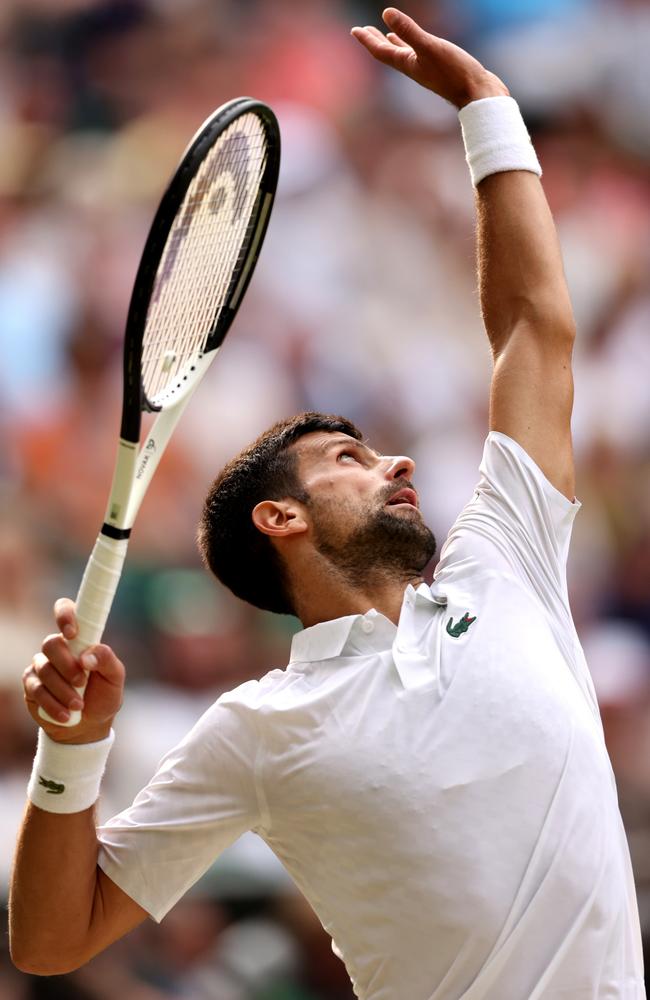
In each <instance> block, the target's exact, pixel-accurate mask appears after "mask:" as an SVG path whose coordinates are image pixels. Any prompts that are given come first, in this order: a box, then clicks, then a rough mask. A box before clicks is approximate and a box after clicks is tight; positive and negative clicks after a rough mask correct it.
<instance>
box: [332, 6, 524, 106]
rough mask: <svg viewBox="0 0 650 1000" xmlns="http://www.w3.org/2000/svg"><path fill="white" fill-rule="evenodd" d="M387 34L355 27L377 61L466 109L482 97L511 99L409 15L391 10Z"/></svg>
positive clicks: (499, 83)
mask: <svg viewBox="0 0 650 1000" xmlns="http://www.w3.org/2000/svg"><path fill="white" fill-rule="evenodd" d="M382 16H383V19H384V22H385V24H386V26H387V27H388V28H389V29H390V30H389V31H388V34H386V35H384V34H382V32H381V31H379V30H378V29H377V28H373V27H365V28H353V29H352V34H353V35H354V37H355V38H356V39H357V40H358V41H359V42H360V43H361V44H362V45H363V46H364V48H365V49H367V50H368V52H370V54H371V55H372V56H374V57H375V59H378V60H379V62H382V63H384V64H385V65H386V66H391V67H392V68H393V69H396V70H398V71H399V72H400V73H403V74H404V75H405V76H408V77H410V78H411V80H415V82H416V83H419V84H420V85H421V86H422V87H426V88H427V89H428V90H432V91H433V92H434V93H435V94H438V95H439V96H440V97H444V99H445V100H447V101H450V102H451V103H452V104H455V106H456V107H457V108H462V107H464V106H465V105H466V104H469V103H470V101H477V100H479V99H480V98H482V97H504V96H505V97H507V96H508V88H507V87H506V85H505V84H504V83H503V82H502V81H501V80H500V79H499V78H498V77H497V76H495V75H494V73H490V72H489V70H486V69H485V67H484V66H482V65H481V63H480V62H479V61H478V60H477V59H475V58H474V57H473V56H471V55H470V54H469V52H465V50H464V49H461V48H460V47H459V46H458V45H454V44H453V43H452V42H448V41H446V40H445V39H444V38H438V37H436V35H430V34H429V33H428V32H427V31H424V30H423V29H422V28H421V27H420V26H419V24H417V23H416V22H415V21H414V20H413V19H412V18H411V17H408V15H407V14H404V13H402V11H400V10H396V8H395V7H387V8H386V10H385V11H384V13H383V15H382Z"/></svg>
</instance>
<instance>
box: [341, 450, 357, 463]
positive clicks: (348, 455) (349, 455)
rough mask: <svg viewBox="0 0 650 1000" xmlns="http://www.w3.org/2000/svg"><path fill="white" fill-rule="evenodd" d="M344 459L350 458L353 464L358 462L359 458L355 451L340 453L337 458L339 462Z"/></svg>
mask: <svg viewBox="0 0 650 1000" xmlns="http://www.w3.org/2000/svg"><path fill="white" fill-rule="evenodd" d="M344 458H349V459H351V460H352V461H353V462H358V461H359V458H358V456H357V455H356V454H355V453H354V452H353V451H340V452H339V453H338V455H337V456H336V460H337V462H340V461H341V460H342V459H344Z"/></svg>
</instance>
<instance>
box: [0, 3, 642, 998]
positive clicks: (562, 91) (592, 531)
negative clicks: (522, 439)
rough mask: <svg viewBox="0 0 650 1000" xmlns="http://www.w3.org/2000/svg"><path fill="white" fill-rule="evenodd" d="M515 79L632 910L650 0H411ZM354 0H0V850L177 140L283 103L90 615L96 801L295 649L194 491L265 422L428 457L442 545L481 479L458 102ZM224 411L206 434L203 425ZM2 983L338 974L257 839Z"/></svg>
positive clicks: (90, 516) (42, 993) (139, 991)
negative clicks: (152, 468) (206, 332)
mask: <svg viewBox="0 0 650 1000" xmlns="http://www.w3.org/2000/svg"><path fill="white" fill-rule="evenodd" d="M408 9H409V11H410V12H411V13H412V14H413V15H414V16H417V17H420V18H421V19H422V20H423V21H424V22H425V23H427V24H428V25H430V27H431V28H432V30H436V31H439V32H440V33H444V34H447V35H448V36H449V37H451V38H452V39H453V40H455V41H460V42H463V41H465V42H467V44H469V45H470V46H473V47H474V49H475V51H476V52H477V54H479V55H480V56H482V57H483V58H485V59H486V60H487V61H488V62H489V63H490V65H491V66H492V68H494V69H495V70H496V71H497V72H500V73H502V74H503V75H504V78H505V79H506V82H507V83H508V85H509V86H510V87H511V90H512V92H513V93H514V94H515V95H516V96H517V98H518V99H519V100H520V102H521V103H522V105H523V106H524V109H525V111H526V114H527V119H528V121H529V123H530V126H531V129H532V130H533V132H534V139H535V142H536V146H537V148H538V150H539V153H540V159H541V161H542V164H543V167H544V183H545V186H546V190H547V193H548V195H549V200H550V202H551V205H552V208H553V211H554V213H555V216H556V219H557V222H558V227H559V231H560V236H561V240H562V245H563V251H564V256H565V262H566V270H567V276H568V280H569V284H570V288H571V293H572V298H573V302H574V307H575V313H576V319H577V322H578V328H579V340H578V345H577V349H576V405H575V416H574V431H575V446H576V458H577V463H578V490H579V496H580V498H581V500H582V501H583V510H582V512H581V514H580V516H579V517H578V519H577V521H576V528H575V534H574V544H573V548H572V555H571V561H570V573H569V576H570V588H571V597H572V603H573V607H574V613H575V616H576V620H577V622H578V625H579V628H580V630H581V634H582V636H583V639H584V642H585V647H586V651H587V655H588V659H589V660H590V662H591V665H592V669H593V672H594V678H595V682H596V687H597V690H598V693H599V697H600V700H601V706H602V711H603V721H604V726H605V731H606V736H607V740H608V745H609V749H610V753H611V756H612V761H613V765H614V768H615V771H616V774H617V779H618V784H619V790H620V795H621V804H622V809H623V815H624V818H625V822H626V824H627V827H628V832H629V835H630V841H631V846H632V853H633V858H634V864H635V870H636V874H637V880H638V884H639V892H640V899H641V912H642V919H643V922H644V931H645V934H646V936H647V935H648V934H649V933H650V765H649V764H648V762H649V761H650V652H649V649H650V647H649V643H650V394H649V393H648V388H647V382H648V371H650V336H649V331H650V240H649V238H648V233H649V232H650V169H649V161H650V141H649V140H648V136H650V122H649V121H648V113H649V112H648V109H649V108H650V104H649V103H648V101H647V94H648V72H649V70H648V66H649V65H650V64H649V63H648V60H647V56H646V53H647V50H648V42H649V38H650V8H649V7H648V5H647V3H646V2H644V0H643V2H642V0H553V2H544V3H542V2H541V0H528V2H526V3H515V2H512V0H457V2H456V0H454V2H453V3H452V2H450V0H439V2H435V3H434V2H432V0H413V2H412V3H411V4H409V5H408ZM376 19H377V8H376V6H375V5H372V4H367V3H364V2H362V0H357V2H354V3H353V2H350V3H343V2H335V3H333V2H330V0H309V2H304V3H301V4H295V3H290V2H287V0H282V2H280V3H278V2H277V0H274V2H271V0H240V2H237V3H236V2H235V0H5V2H4V3H3V4H2V6H1V8H0V139H1V140H2V147H3V157H2V162H1V163H0V353H1V356H2V358H3V365H2V368H1V369H0V441H1V442H2V449H1V451H0V454H1V455H2V459H1V460H0V496H2V498H3V501H4V506H5V507H6V514H7V516H6V519H5V521H4V524H3V525H2V527H0V642H1V643H2V648H3V651H4V656H3V658H2V667H1V670H0V734H1V735H0V795H1V796H2V803H3V808H2V810H1V811H0V878H1V879H2V886H3V889H4V891H5V892H6V886H7V879H8V874H9V862H10V857H11V852H12V850H13V838H14V835H15V830H16V827H17V825H18V822H19V818H20V814H21V812H22V808H23V803H24V786H25V784H26V780H27V772H28V770H29V766H30V759H31V756H32V752H33V744H34V727H33V726H32V724H31V722H30V720H29V718H28V717H27V715H26V713H25V712H24V710H23V708H22V705H21V693H20V674H21V671H22V669H23V667H24V665H26V663H27V662H28V660H29V658H30V656H31V655H32V653H33V652H34V651H35V650H36V648H37V647H38V644H39V643H40V641H41V639H42V637H43V635H45V634H46V633H47V632H48V631H49V630H50V629H51V625H50V622H49V608H50V606H51V603H52V600H53V599H54V597H55V596H57V595H59V594H62V593H73V592H74V588H75V586H76V585H77V582H78V578H79V574H80V572H81V568H82V565H83V561H84V559H85V556H86V553H87V551H88V549H89V546H90V545H91V543H92V540H93V538H94V536H95V534H96V531H97V528H98V526H99V524H100V521H101V518H102V514H103V504H104V502H105V497H106V491H107V487H108V484H109V481H110V476H111V467H112V461H113V454H114V448H115V432H116V428H117V426H118V422H119V405H120V369H121V358H120V341H121V331H122V328H123V324H124V318H125V315H126V310H127V306H128V299H129V294H130V286H131V282H132V279H133V275H134V272H135V268H136V266H137V261H138V258H139V254H140V250H141V247H142V243H143V240H144V238H145V234H146V231H147V227H148V223H149V219H150V217H151V214H152V211H153V209H154V206H155V203H156V200H157V198H158V197H159V195H160V193H161V191H162V189H163V188H164V184H165V181H166V178H167V176H168V175H169V172H170V171H171V169H172V168H173V165H174V163H175V161H176V160H177V159H178V157H179V155H180V154H181V152H182V149H183V147H184V145H185V143H186V142H187V139H188V138H189V136H190V135H191V134H192V132H193V131H194V129H195V128H196V127H197V126H198V124H199V123H200V121H201V120H202V118H203V117H205V116H206V115H207V114H208V113H209V112H210V111H211V110H212V109H213V108H214V107H215V106H216V105H218V104H219V103H221V102H223V101H225V100H227V99H229V98H230V97H233V96H236V95H237V94H240V93H252V94H254V95H255V96H257V97H260V98H262V99H265V100H268V101H270V102H271V103H272V104H273V105H274V107H275V108H276V109H277V112H278V115H279V118H280V123H281V128H282V134H283V164H282V172H281V179H280V187H279V191H278V199H277V202H276V207H275V210H274V215H273V219H272V221H271V225H270V228H269V234H268V239H267V242H266V245H265V248H264V252H263V254H262V257H261V260H260V264H259V267H258V269H257V272H256V275H255V279H254V281H253V283H252V285H251V288H250V291H249V293H248V295H247V299H246V303H245V306H244V308H243V309H242V311H241V314H240V316H239V317H238V320H237V324H236V328H235V330H233V333H232V336H231V337H229V338H228V341H227V342H226V344H225V346H224V349H223V352H222V354H221V355H220V359H219V362H218V364H217V365H215V367H214V369H213V371H211V373H210V376H209V378H208V380H207V381H206V383H205V384H204V385H203V386H202V388H201V391H200V392H199V394H198V395H197V397H196V398H195V399H194V400H193V402H192V405H191V406H190V408H189V409H188V413H187V416H186V418H184V420H183V421H182V422H181V425H180V427H179V432H178V434H177V436H176V437H175V439H174V442H173V444H172V446H171V447H170V449H169V452H168V453H167V454H166V456H165V458H164V460H163V462H162V464H161V467H160V470H159V472H158V473H157V476H156V479H155V480H154V485H153V487H152V490H151V494H150V495H149V496H148V497H147V499H146V501H145V503H146V505H147V507H148V508H149V509H150V510H151V511H152V512H153V511H155V517H151V518H147V517H146V516H145V517H144V518H142V519H141V520H140V521H139V522H138V525H137V527H136V529H135V532H134V538H133V542H132V552H131V554H130V556H129V560H128V563H127V570H126V573H125V576H124V579H123V580H122V583H121V586H120V591H119V593H118V598H117V601H116V606H115V609H114V613H113V615H112V617H111V622H110V626H109V631H108V634H107V637H108V639H109V640H110V641H111V642H112V643H113V644H114V645H115V646H116V648H117V649H118V650H119V651H120V652H121V653H122V654H123V656H124V658H125V660H126V661H127V665H128V672H129V691H128V693H127V699H126V703H125V706H124V709H123V711H122V713H121V716H120V717H119V720H118V730H119V731H118V740H117V743H116V746H115V751H114V754H113V756H112V758H111V764H110V769H109V771H108V773H107V778H106V783H105V793H104V797H103V801H102V804H101V810H102V812H103V813H104V814H106V813H108V812H109V811H113V810H114V809H118V808H121V807H122V806H123V805H125V804H127V802H128V801H130V799H131V797H132V796H133V794H134V793H135V792H136V791H137V790H138V788H139V787H140V786H141V785H142V784H143V783H144V782H145V781H146V780H147V778H148V776H149V774H150V773H151V771H152V770H153V768H154V767H155V765H156V763H157V761H158V759H159V757H160V756H161V754H163V753H164V752H165V750H166V749H167V748H168V747H169V746H170V745H171V744H172V743H173V742H175V741H176V740H177V739H178V738H179V737H180V736H181V735H183V734H184V732H185V731H186V730H187V728H188V727H189V726H190V725H191V724H192V722H193V721H194V719H195V718H196V717H197V716H198V715H199V714H200V712H202V711H203V709H204V708H205V707H206V706H207V705H208V704H210V702H211V700H213V699H214V698H215V697H216V696H218V694H219V693H220V692H221V691H222V690H224V689H227V688H229V687H232V686H234V685H236V684H238V683H240V682H241V681H243V680H245V679H247V678H248V677H257V676H260V675H261V674H263V673H264V672H265V671H266V670H267V669H270V668H271V667H275V666H282V665H283V664H284V663H285V662H286V658H287V653H288V648H289V642H290V636H291V633H292V631H293V630H294V629H295V627H296V623H295V622H294V621H291V620H287V621H283V620H281V619H275V618H272V617H271V616H268V615H263V614H261V613H257V612H255V611H253V610H252V609H250V608H247V607H244V606H243V605H241V604H240V603H239V602H237V601H235V600H234V599H233V598H231V597H230V596H229V595H227V594H225V593H224V592H223V591H221V590H220V589H219V588H217V586H216V585H215V584H214V583H213V582H211V581H209V580H208V578H207V576H205V574H204V573H203V571H202V569H201V567H200V566H199V561H198V557H197V555H196V553H195V548H194V532H195V524H196V520H197V518H198V514H199V510H200V505H201V500H202V496H203V493H204V492H205V490H206V488H207V485H208V483H209V481H210V479H211V478H212V476H213V475H214V474H215V473H216V471H217V470H218V468H219V467H220V466H221V464H223V462H224V461H225V460H226V459H227V458H229V457H230V456H231V455H232V454H233V453H235V452H236V451H237V450H238V449H240V448H241V447H242V446H244V445H245V444H246V443H247V442H248V441H249V440H251V439H252V438H253V437H255V436H256V435H257V434H258V433H259V432H260V431H261V430H262V429H264V428H265V427H266V426H268V425H269V424H270V423H271V422H272V421H274V420H275V419H277V418H280V417H283V416H286V415H288V414H290V413H292V412H296V411H298V410H300V409H304V408H315V409H322V410H326V411H328V412H331V411H336V412H342V413H344V414H346V415H348V416H350V417H351V418H352V419H353V420H355V421H356V422H357V423H358V424H359V425H360V426H361V427H362V429H363V430H364V433H365V434H367V435H368V437H369V439H370V441H371V443H372V445H373V446H374V447H376V448H378V449H380V450H384V451H386V452H391V453H393V452H395V451H399V452H403V451H406V452H410V453H411V454H413V456H414V457H415V458H416V460H417V464H418V469H417V473H416V477H417V483H418V486H419V488H420V492H421V494H422V502H423V507H424V510H425V513H426V516H427V518H428V520H429V522H430V523H431V525H432V527H433V528H434V531H435V533H436V535H437V537H438V538H439V539H440V540H442V539H443V538H444V535H445V533H446V531H447V530H448V528H449V526H450V524H451V522H452V521H453V519H454V517H455V516H456V514H457V513H458V511H459V509H460V507H461V506H462V504H463V503H464V502H465V500H466V499H468V498H469V496H470V495H471V491H472V488H473V485H474V482H475V480H476V477H477V466H478V462H479V459H480V452H481V445H482V440H483V437H484V435H485V431H486V421H487V388H488V381H489V374H490V358H489V352H488V349H487V345H486V343H485V340H484V337H483V334H482V331H481V320H480V315H479V310H478V303H477V298H476V292H475V277H474V263H473V253H472V246H473V239H472V228H473V197H472V190H471V186H470V183H469V180H468V177H467V171H466V167H465V164H464V162H463V154H462V148H461V145H460V141H459V137H458V134H457V132H458V129H457V124H456V120H455V114H454V112H453V109H451V108H450V107H449V106H446V105H444V104H443V103H442V102H439V101H437V100H436V99H435V98H433V97H431V98H429V96H428V95H427V94H425V93H424V92H422V93H420V92H418V91H417V90H416V89H414V88H409V87H408V85H407V84H405V83H404V81H402V80H400V79H399V78H396V77H389V76H388V75H386V74H384V73H383V72H382V71H381V68H380V67H376V66H373V65H372V64H371V63H369V62H368V61H367V60H365V59H363V58H361V54H360V52H359V51H358V49H357V46H356V43H354V42H353V41H352V40H350V39H349V36H348V30H349V27H350V26H351V24H353V23H355V22H357V23H358V22H360V23H366V22H369V21H373V22H374V21H376ZM206 427H209V428H214V433H212V430H211V431H210V434H209V435H206V431H205V428H206ZM0 995H1V996H2V998H3V1000H5V997H6V998H7V1000H23V998H36V997H40V998H44V997H54V996H58V997H65V998H66V1000H75V998H79V1000H81V998H84V1000H102V998H104V997H106V998H110V1000H114V998H115V997H116V996H120V995H122V996H124V998H125V1000H127V998H128V1000H140V998H141V1000H158V998H160V997H162V996H179V997H180V996H182V997H186V998H190V1000H349V998H350V997H351V993H350V987H349V984H348V979H347V975H346V973H345V970H344V968H343V966H342V964H341V963H340V962H339V960H338V959H337V958H336V956H335V955H334V954H333V953H332V951H331V947H330V942H329V939H328V938H327V936H326V935H325V933H324V932H323V930H322V928H321V927H320V925H319V924H318V922H317V920H316V919H315V917H314V916H313V914H311V911H309V909H308V907H307V906H306V904H305V903H304V902H303V901H302V899H301V898H300V897H299V896H298V895H297V893H296V891H295V890H294V889H293V887H292V886H291V885H290V884H288V882H287V878H286V875H285V874H284V872H283V870H282V869H281V868H280V867H279V863H278V862H276V861H275V859H274V857H273V856H272V855H271V854H270V852H269V851H268V849H267V848H266V847H265V845H263V844H262V842H261V841H260V840H259V838H257V837H254V836H253V835H252V834H251V835H249V836H247V837H245V838H242V840H241V841H240V842H238V844H237V845H234V847H233V848H232V849H231V850H230V851H229V852H227V853H226V855H224V857H223V858H222V859H220V860H219V861H218V862H217V863H216V864H215V866H214V867H213V869H211V870H210V871H209V872H208V873H207V874H206V876H205V878H204V879H203V880H201V882H200V883H199V885H198V886H197V887H196V888H195V890H194V891H193V892H192V893H191V894H189V895H188V897H187V898H186V899H185V900H183V901H182V902H181V903H179V904H178V907H177V909H176V910H175V911H172V913H171V914H170V915H169V916H168V917H167V918H166V920H165V922H164V923H163V924H162V925H161V926H157V925H154V924H153V923H151V922H148V923H147V924H145V925H143V926H142V927H141V928H138V929H137V930H136V931H135V932H134V933H133V934H132V935H129V936H128V938H127V939H125V941H123V942H121V943H119V944H118V945H117V946H115V947H114V949H113V950H112V951H111V952H110V953H109V954H108V955H105V956H100V957H99V958H97V959H96V960H95V961H94V962H92V963H90V964H89V965H88V966H87V967H86V968H85V969H83V970H80V971H79V972H78V973H75V974H73V975H71V976H66V977H63V978H62V979H61V980H58V979H53V980H38V979H37V978H35V977H28V976H23V975H21V974H19V973H17V972H15V971H14V970H13V969H12V967H11V966H10V963H9V961H8V957H7V955H6V953H3V954H2V955H1V956H0Z"/></svg>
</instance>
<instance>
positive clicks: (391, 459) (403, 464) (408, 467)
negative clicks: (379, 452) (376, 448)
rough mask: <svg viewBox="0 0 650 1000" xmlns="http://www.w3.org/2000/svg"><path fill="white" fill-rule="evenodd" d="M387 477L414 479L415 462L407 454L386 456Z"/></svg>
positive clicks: (391, 478) (391, 479) (392, 478)
mask: <svg viewBox="0 0 650 1000" xmlns="http://www.w3.org/2000/svg"><path fill="white" fill-rule="evenodd" d="M386 462H387V465H386V472H385V473H384V475H385V477H386V479H388V480H390V481H391V482H392V481H393V480H394V479H412V478H413V473H414V472H415V462H414V461H413V459H412V458H409V457H408V456H407V455H390V456H388V457H387V458H386Z"/></svg>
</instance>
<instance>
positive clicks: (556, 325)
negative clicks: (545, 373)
mask: <svg viewBox="0 0 650 1000" xmlns="http://www.w3.org/2000/svg"><path fill="white" fill-rule="evenodd" d="M575 339H576V325H575V320H574V318H573V313H572V312H571V310H568V311H567V310H566V309H562V308H558V307H557V306H554V305H551V304H547V305H546V306H541V305H534V306H531V305H530V304H528V308H524V309H521V310H517V311H516V312H515V313H513V314H512V316H511V321H510V322H509V323H508V325H507V328H502V329H501V331H500V336H497V337H495V338H491V340H492V348H493V351H494V354H495V356H496V357H498V356H499V355H500V354H501V353H502V352H503V351H504V350H505V348H506V347H508V346H510V345H511V344H512V343H513V342H515V343H516V342H519V343H521V342H522V341H526V342H527V343H528V344H530V345H531V346H533V345H534V346H535V349H536V350H538V351H539V352H541V353H543V354H548V353H549V352H551V353H552V355H553V357H555V358H558V357H565V358H566V359H567V361H570V360H571V356H572V354H573V347H574V344H575Z"/></svg>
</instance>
